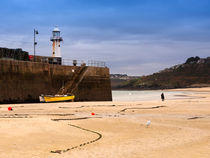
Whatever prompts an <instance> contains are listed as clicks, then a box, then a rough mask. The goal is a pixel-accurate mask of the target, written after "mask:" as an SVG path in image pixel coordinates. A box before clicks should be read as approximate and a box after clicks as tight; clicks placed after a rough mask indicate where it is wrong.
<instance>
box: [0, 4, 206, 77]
mask: <svg viewBox="0 0 210 158" xmlns="http://www.w3.org/2000/svg"><path fill="white" fill-rule="evenodd" d="M209 7H210V2H209V1H208V0H202V1H197V0H174V1H168V0H147V1H146V0H132V1H128V0H119V1H113V0H100V1H98V0H88V1H87V0H60V1H56V0H52V1H50V0H45V1H42V0H36V1H35V0H10V1H4V2H2V3H1V6H0V18H1V23H0V27H1V30H0V46H2V47H9V48H18V47H21V48H23V49H24V50H26V51H29V52H30V53H31V54H32V53H33V29H34V28H36V29H38V30H39V33H40V34H39V35H37V41H38V45H37V47H36V48H37V54H39V55H48V56H50V55H51V42H50V40H49V39H50V36H51V31H52V29H53V27H54V26H55V25H58V26H59V27H60V29H61V35H62V36H63V39H64V43H63V44H62V46H61V50H62V54H63V57H64V58H70V59H81V60H86V59H87V60H88V59H90V60H103V61H106V62H107V65H108V66H109V67H110V69H111V72H112V73H128V74H130V75H143V74H150V73H153V72H156V71H158V70H160V69H164V68H166V67H169V66H172V65H174V64H178V63H182V62H184V61H185V60H186V58H188V57H190V56H196V55H198V56H201V57H206V56H209V51H210V31H209V27H210V20H209V18H210V11H209ZM5 15H6V16H5Z"/></svg>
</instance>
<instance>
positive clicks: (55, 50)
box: [50, 27, 63, 57]
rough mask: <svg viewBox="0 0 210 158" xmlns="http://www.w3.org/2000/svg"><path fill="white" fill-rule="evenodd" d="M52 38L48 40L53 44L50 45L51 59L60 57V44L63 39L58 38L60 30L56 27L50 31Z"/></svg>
mask: <svg viewBox="0 0 210 158" xmlns="http://www.w3.org/2000/svg"><path fill="white" fill-rule="evenodd" d="M52 35H53V36H52V37H51V38H50V40H51V41H52V42H53V44H52V57H61V47H60V42H61V41H63V38H62V37H60V30H59V28H58V27H55V28H54V30H53V31H52Z"/></svg>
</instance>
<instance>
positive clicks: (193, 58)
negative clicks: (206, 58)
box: [185, 56, 200, 64]
mask: <svg viewBox="0 0 210 158" xmlns="http://www.w3.org/2000/svg"><path fill="white" fill-rule="evenodd" d="M198 60H200V57H198V56H196V57H190V58H188V59H187V60H186V62H185V64H190V63H196V62H197V61H198Z"/></svg>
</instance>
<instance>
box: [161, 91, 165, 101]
mask: <svg viewBox="0 0 210 158" xmlns="http://www.w3.org/2000/svg"><path fill="white" fill-rule="evenodd" d="M161 99H162V101H164V100H165V96H164V93H162V94H161Z"/></svg>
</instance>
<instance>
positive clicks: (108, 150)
mask: <svg viewBox="0 0 210 158" xmlns="http://www.w3.org/2000/svg"><path fill="white" fill-rule="evenodd" d="M177 91H192V92H196V93H195V94H193V95H191V96H177V97H178V99H174V100H165V101H164V102H162V101H137V102H74V103H72V102H69V103H49V104H15V105H11V104H10V105H0V158H20V157H21V158H70V157H73V158H169V157H170V158H209V155H210V88H194V89H180V90H177ZM166 98H167V96H166ZM8 106H12V107H13V111H8V110H7V108H8ZM93 112H94V113H95V115H92V114H91V113H93ZM148 120H150V121H151V124H150V126H148V127H147V126H146V123H147V121H148Z"/></svg>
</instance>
